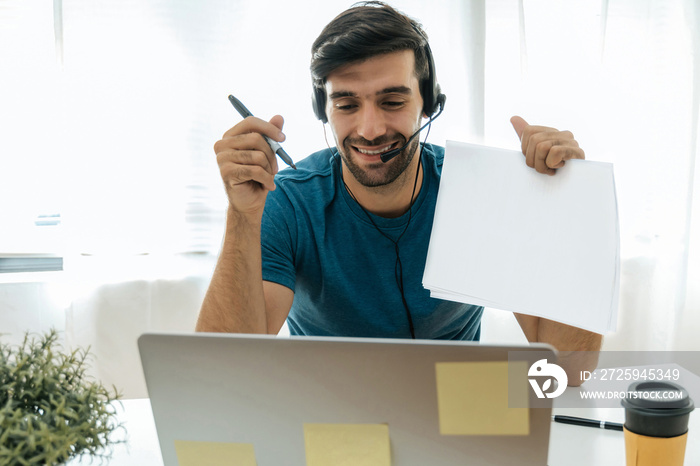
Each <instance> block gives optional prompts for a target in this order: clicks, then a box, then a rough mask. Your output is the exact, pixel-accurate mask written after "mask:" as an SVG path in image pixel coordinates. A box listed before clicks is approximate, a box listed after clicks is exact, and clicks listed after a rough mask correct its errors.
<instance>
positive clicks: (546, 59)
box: [485, 0, 700, 350]
mask: <svg viewBox="0 0 700 466" xmlns="http://www.w3.org/2000/svg"><path fill="white" fill-rule="evenodd" d="M506 3H508V9H507V11H504V9H503V6H504V5H505V4H506ZM487 5H488V8H487V14H486V18H487V28H486V29H487V41H486V49H487V54H486V68H485V70H486V83H487V84H486V115H487V118H486V122H487V123H486V133H487V134H486V139H487V141H488V140H490V141H497V140H498V139H499V138H501V131H505V129H504V128H503V125H501V124H500V123H499V122H500V121H501V120H503V119H505V118H506V116H507V115H508V114H510V113H521V114H522V115H523V116H524V117H525V118H526V119H529V120H531V121H532V122H542V123H546V124H548V125H554V126H557V127H560V128H563V129H571V130H572V131H573V132H574V134H575V135H576V136H577V139H578V140H579V141H580V142H581V144H582V147H584V149H585V150H586V152H587V158H588V159H591V160H601V161H609V162H613V163H614V164H615V176H616V185H617V194H618V205H619V212H620V226H621V261H622V262H621V263H622V282H621V298H620V318H619V327H618V328H619V330H618V332H617V333H616V334H614V335H610V336H609V337H608V338H607V340H606V343H605V346H604V348H607V349H625V350H642V349H645V350H652V349H653V350H671V349H674V350H680V349H684V350H690V349H695V350H697V349H700V343H698V341H697V339H696V335H697V334H698V331H699V330H700V316H699V312H698V311H699V310H700V300H699V299H698V294H697V293H698V291H697V288H698V287H697V284H698V283H699V282H698V278H700V276H698V272H697V268H698V253H697V252H696V251H695V250H696V249H697V248H698V242H697V241H698V232H697V229H698V227H697V221H698V220H697V217H698V212H700V210H699V208H698V203H697V198H696V199H695V201H696V202H695V203H693V194H694V192H697V190H695V189H694V188H695V183H696V180H698V177H697V176H696V174H697V166H696V163H695V161H696V155H697V144H698V138H697V135H698V96H699V95H700V80H699V77H700V76H699V75H698V71H700V67H699V65H700V61H698V53H699V49H698V45H699V44H700V42H699V40H698V39H699V36H698V34H699V33H700V23H699V21H698V19H699V16H698V5H697V2H695V1H691V0H688V1H664V0H603V1H599V2H592V1H588V0H586V1H567V2H560V1H554V0H552V1H542V0H537V1H522V2H515V1H513V2H494V3H493V4H492V3H491V2H487ZM489 8H494V11H493V12H496V11H498V13H497V14H493V15H492V14H491V13H492V11H491V10H490V9H489ZM695 195H696V197H697V194H695ZM693 206H695V207H693ZM694 221H695V223H693V222H694ZM561 247H575V245H568V244H566V242H565V239H562V244H561ZM693 253H694V254H693Z"/></svg>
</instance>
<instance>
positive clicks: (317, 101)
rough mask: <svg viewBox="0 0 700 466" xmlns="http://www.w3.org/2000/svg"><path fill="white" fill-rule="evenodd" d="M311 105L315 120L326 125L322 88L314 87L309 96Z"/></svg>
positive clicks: (324, 92) (323, 91)
mask: <svg viewBox="0 0 700 466" xmlns="http://www.w3.org/2000/svg"><path fill="white" fill-rule="evenodd" d="M311 105H312V106H313V109H314V113H315V114H316V118H318V119H319V120H321V121H322V122H323V123H328V117H327V116H326V90H325V89H324V88H322V87H314V92H313V94H311Z"/></svg>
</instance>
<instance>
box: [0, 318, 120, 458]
mask: <svg viewBox="0 0 700 466" xmlns="http://www.w3.org/2000/svg"><path fill="white" fill-rule="evenodd" d="M57 340H58V335H57V333H56V331H55V330H51V331H50V332H48V333H47V334H45V335H42V336H40V337H39V338H36V337H30V335H29V334H26V335H25V336H24V341H23V343H22V344H20V345H17V346H14V347H13V346H10V345H5V344H0V466H15V465H18V466H19V465H22V466H25V465H38V464H41V465H44V464H47V465H55V464H61V463H65V462H66V461H68V460H70V459H72V458H75V457H78V456H82V455H86V454H87V455H91V456H93V457H101V458H104V457H105V455H104V453H103V452H104V451H106V449H107V448H108V447H110V446H111V445H112V444H114V443H118V442H115V441H114V440H113V439H112V438H111V436H112V434H113V432H114V431H115V430H116V429H117V428H119V427H121V426H120V425H117V424H116V422H115V407H114V405H113V404H111V403H112V402H113V401H115V400H117V399H119V397H120V395H119V394H118V393H117V391H116V389H114V387H113V389H112V391H110V390H107V389H106V388H104V387H103V386H102V385H101V384H99V383H97V382H94V381H92V380H91V379H90V378H89V377H88V376H87V375H86V374H85V371H86V358H87V356H88V351H87V350H82V349H77V350H75V351H73V352H71V353H69V354H66V353H64V352H62V351H61V350H62V348H61V346H60V344H59V343H57Z"/></svg>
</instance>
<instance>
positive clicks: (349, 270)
mask: <svg viewBox="0 0 700 466" xmlns="http://www.w3.org/2000/svg"><path fill="white" fill-rule="evenodd" d="M443 156H444V148H442V147H439V146H433V145H431V144H426V145H425V147H424V150H423V151H422V161H423V167H424V176H423V185H422V187H421V190H420V193H419V195H418V198H417V199H416V201H415V203H414V204H413V207H412V209H411V212H410V214H409V213H408V212H407V213H405V214H404V215H402V216H401V217H398V218H384V217H379V216H377V215H373V214H370V215H371V216H372V219H373V220H374V223H376V225H377V227H379V228H380V229H381V230H382V231H383V232H384V234H386V235H388V236H390V237H392V238H393V239H394V240H396V238H398V236H399V235H400V234H401V232H402V231H403V230H404V228H406V222H409V216H410V222H409V225H408V229H407V230H406V232H405V233H404V235H403V236H402V237H401V239H400V240H399V242H398V245H399V251H400V256H401V264H402V270H403V279H404V294H405V298H406V301H407V304H408V308H409V309H410V312H411V317H412V320H413V324H414V328H415V334H416V338H424V339H453V340H479V336H480V330H481V315H482V313H483V307H481V306H473V305H469V304H461V303H455V302H450V301H444V300H440V299H434V298H431V297H430V292H429V291H428V290H426V289H425V288H423V284H422V281H423V271H424V269H425V260H426V257H427V253H428V243H429V240H430V232H431V229H432V224H433V216H434V214H435V202H436V200H437V192H438V186H439V181H440V174H441V172H442V161H443ZM275 182H276V185H277V189H275V191H272V192H270V193H269V194H268V196H267V202H266V204H265V211H264V214H263V219H262V235H261V236H262V238H261V243H262V263H263V266H262V273H263V280H266V281H271V282H275V283H279V284H281V285H284V286H286V287H288V288H290V289H291V290H292V291H294V301H293V303H292V307H291V310H290V312H289V316H288V317H287V323H288V325H289V330H290V333H291V334H292V335H321V336H355V337H374V338H410V337H411V334H410V330H409V323H408V317H407V315H406V310H405V307H404V305H403V302H402V298H401V293H400V291H399V287H398V285H397V282H396V278H395V267H396V250H395V248H394V244H393V243H392V242H391V241H390V240H389V239H387V238H386V237H384V236H383V235H382V234H381V233H380V232H379V231H377V228H376V227H375V226H374V225H373V224H372V222H370V220H369V219H368V217H367V213H366V212H364V211H363V210H362V208H361V207H360V206H359V205H358V204H357V202H355V200H353V199H352V197H351V196H350V194H349V193H348V191H347V189H345V187H344V185H343V181H342V177H341V160H340V157H339V156H338V154H337V151H335V150H333V151H331V150H330V149H325V150H322V151H319V152H316V153H314V154H312V155H310V156H309V157H307V158H305V159H303V160H301V161H300V162H299V163H298V164H297V170H291V169H287V170H283V171H281V172H280V173H278V175H277V177H276V179H275Z"/></svg>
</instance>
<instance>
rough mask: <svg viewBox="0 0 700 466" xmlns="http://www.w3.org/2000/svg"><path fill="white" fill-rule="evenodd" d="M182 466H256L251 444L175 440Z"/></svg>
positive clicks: (176, 451)
mask: <svg viewBox="0 0 700 466" xmlns="http://www.w3.org/2000/svg"><path fill="white" fill-rule="evenodd" d="M175 453H176V454H177V460H178V462H179V463H180V466H225V465H231V466H256V465H257V462H256V460H255V450H254V449H253V445H252V444H251V443H228V442H195V441H190V440H175Z"/></svg>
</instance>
